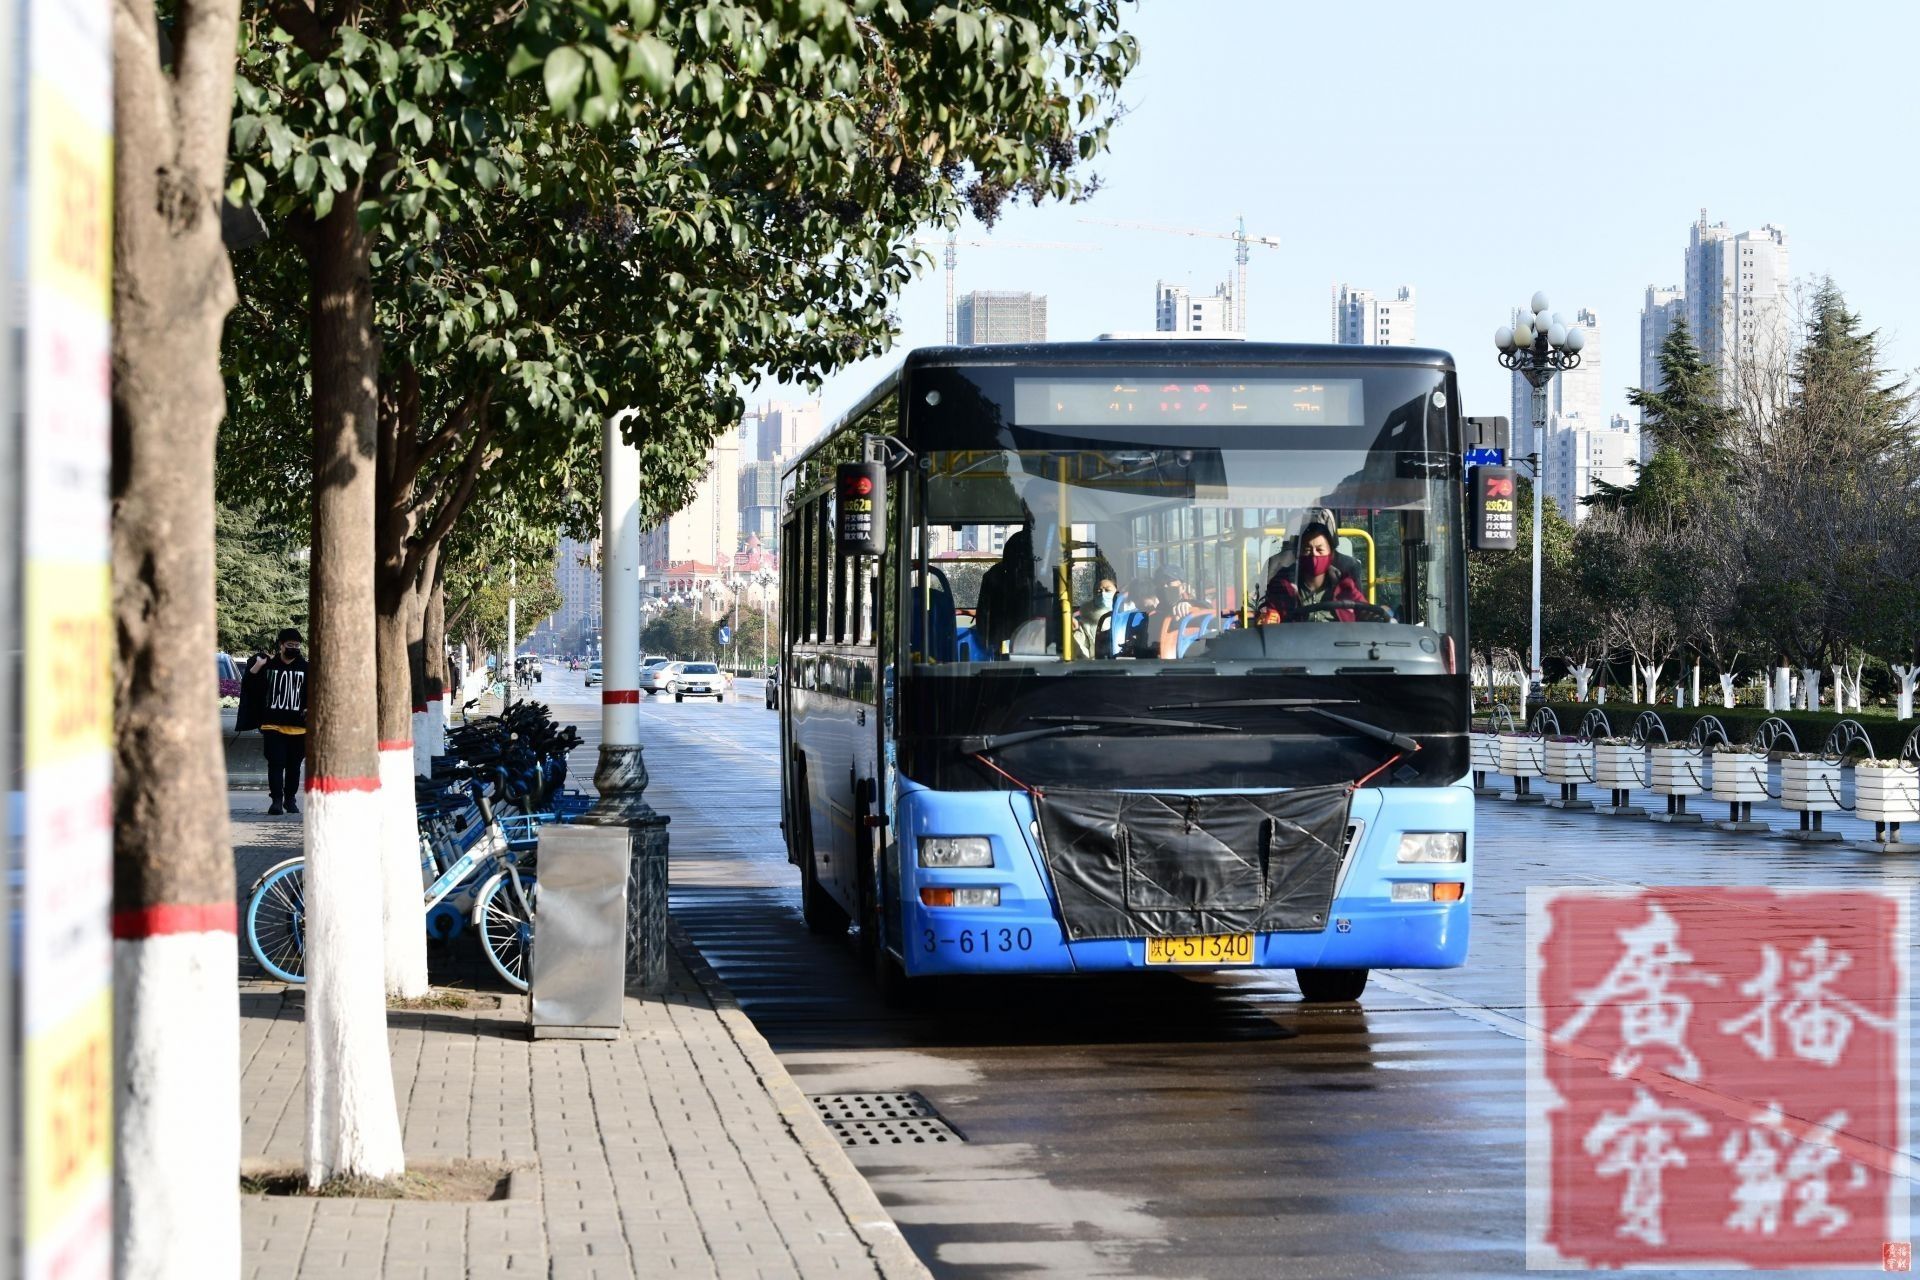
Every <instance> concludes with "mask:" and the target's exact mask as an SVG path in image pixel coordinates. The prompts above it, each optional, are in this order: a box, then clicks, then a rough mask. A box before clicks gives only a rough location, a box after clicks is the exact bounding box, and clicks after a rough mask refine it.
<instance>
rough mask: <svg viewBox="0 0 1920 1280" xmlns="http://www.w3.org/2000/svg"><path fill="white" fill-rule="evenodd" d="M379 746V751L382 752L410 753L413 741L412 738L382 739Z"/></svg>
mask: <svg viewBox="0 0 1920 1280" xmlns="http://www.w3.org/2000/svg"><path fill="white" fill-rule="evenodd" d="M379 745H380V750H382V751H411V750H413V739H412V738H382V739H380V744H379Z"/></svg>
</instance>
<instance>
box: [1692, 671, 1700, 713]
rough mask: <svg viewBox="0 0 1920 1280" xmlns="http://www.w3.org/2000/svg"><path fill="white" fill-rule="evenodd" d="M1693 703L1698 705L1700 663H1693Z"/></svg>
mask: <svg viewBox="0 0 1920 1280" xmlns="http://www.w3.org/2000/svg"><path fill="white" fill-rule="evenodd" d="M1693 705H1694V706H1696V707H1697V706H1699V705H1700V664H1699V663H1698V662H1695V663H1694V664H1693Z"/></svg>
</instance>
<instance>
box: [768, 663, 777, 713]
mask: <svg viewBox="0 0 1920 1280" xmlns="http://www.w3.org/2000/svg"><path fill="white" fill-rule="evenodd" d="M779 709H780V664H779V663H777V662H776V663H774V664H773V665H772V666H771V667H768V668H767V710H769V711H778V710H779Z"/></svg>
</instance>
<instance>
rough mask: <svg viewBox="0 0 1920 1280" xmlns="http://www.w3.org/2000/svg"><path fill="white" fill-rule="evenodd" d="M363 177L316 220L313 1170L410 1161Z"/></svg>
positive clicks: (329, 1174) (342, 1171) (323, 1175)
mask: <svg viewBox="0 0 1920 1280" xmlns="http://www.w3.org/2000/svg"><path fill="white" fill-rule="evenodd" d="M359 203H360V189H359V187H358V186H357V185H356V186H350V187H349V188H348V189H347V190H346V191H345V192H343V193H341V195H340V198H339V200H338V201H337V202H336V203H335V205H334V207H333V211H332V212H331V213H329V214H328V215H327V217H326V218H324V219H322V220H320V221H319V222H318V223H317V224H316V225H315V227H314V236H313V240H312V246H311V249H310V250H309V253H310V258H309V266H310V267H311V274H312V286H311V287H312V307H313V320H312V351H313V540H312V546H313V576H312V587H311V594H312V602H311V609H312V618H311V621H310V629H311V631H312V633H313V635H312V645H313V673H312V689H311V694H310V696H309V698H308V703H307V706H308V714H307V721H308V726H309V730H308V735H307V738H308V748H307V749H308V780H307V790H308V792H309V800H308V805H307V815H306V820H307V829H306V834H307V873H306V895H307V912H308V941H307V1009H306V1028H307V1179H308V1181H309V1182H310V1183H312V1184H314V1185H316V1186H317V1185H319V1184H320V1183H322V1182H325V1181H326V1180H328V1179H329V1178H335V1177H344V1176H353V1175H359V1176H365V1177H370V1178H385V1177H391V1176H393V1175H394V1174H397V1173H400V1172H401V1171H402V1169H403V1168H404V1164H405V1162H404V1159H403V1157H402V1154H401V1146H400V1121H399V1111H398V1109H397V1107H396V1106H395V1104H394V1096H393V1063H392V1060H391V1057H390V1055H389V1053H388V1050H387V1034H386V980H385V965H384V960H383V954H384V953H383V950H382V948H381V945H380V934H381V920H382V915H381V905H380V896H379V894H378V893H377V892H375V891H374V889H373V886H376V885H379V884H381V882H382V881H381V867H380V856H379V854H380V796H379V788H380V775H379V755H378V748H377V745H376V744H377V742H378V740H379V739H378V732H377V726H376V719H377V707H378V699H377V696H376V690H377V688H378V686H377V683H376V675H377V673H376V670H375V640H374V599H373V575H374V527H373V525H374V435H375V429H376V424H375V410H376V405H375V380H376V378H377V376H378V371H379V365H380V352H379V346H378V343H377V340H376V338H375V336H374V329H373V297H372V286H371V282H370V281H369V279H368V263H367V244H366V239H365V237H364V236H363V235H362V233H361V231H360V227H359V223H358V222H357V220H356V210H357V208H358V206H359Z"/></svg>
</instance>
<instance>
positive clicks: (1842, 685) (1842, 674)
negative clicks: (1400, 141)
mask: <svg viewBox="0 0 1920 1280" xmlns="http://www.w3.org/2000/svg"><path fill="white" fill-rule="evenodd" d="M1833 709H1834V711H1836V712H1838V713H1839V714H1841V715H1845V714H1846V710H1847V667H1846V664H1845V663H1841V664H1840V665H1838V666H1836V667H1834V668H1833Z"/></svg>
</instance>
